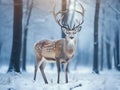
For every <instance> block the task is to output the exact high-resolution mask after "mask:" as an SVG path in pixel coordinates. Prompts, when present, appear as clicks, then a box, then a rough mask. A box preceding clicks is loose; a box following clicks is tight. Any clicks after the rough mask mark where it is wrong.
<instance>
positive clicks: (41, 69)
mask: <svg viewBox="0 0 120 90" xmlns="http://www.w3.org/2000/svg"><path fill="white" fill-rule="evenodd" d="M45 65H46V62H43V63H42V64H41V65H40V71H41V73H42V77H43V79H44V82H45V83H46V84H48V81H47V78H46V76H45V73H44V68H45Z"/></svg>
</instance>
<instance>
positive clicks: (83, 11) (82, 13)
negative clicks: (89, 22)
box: [73, 3, 85, 29]
mask: <svg viewBox="0 0 120 90" xmlns="http://www.w3.org/2000/svg"><path fill="white" fill-rule="evenodd" d="M79 5H80V6H81V8H82V12H80V11H78V10H75V11H76V12H77V13H80V14H81V15H82V21H81V23H80V22H79V24H78V25H77V26H75V27H73V29H75V28H78V27H79V26H80V25H81V24H83V22H84V13H85V10H84V7H83V6H82V4H81V3H79Z"/></svg>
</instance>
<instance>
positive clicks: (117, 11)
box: [107, 2, 120, 15]
mask: <svg viewBox="0 0 120 90" xmlns="http://www.w3.org/2000/svg"><path fill="white" fill-rule="evenodd" d="M107 4H108V6H109V7H110V8H111V9H112V10H113V11H115V12H116V13H118V14H119V15H120V11H119V10H117V9H116V8H114V7H112V6H111V5H110V3H109V2H107Z"/></svg>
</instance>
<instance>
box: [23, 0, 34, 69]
mask: <svg viewBox="0 0 120 90" xmlns="http://www.w3.org/2000/svg"><path fill="white" fill-rule="evenodd" d="M27 5H29V4H28V2H27ZM32 8H33V0H32V2H31V5H30V7H29V8H28V6H27V9H28V10H27V11H28V17H27V21H26V25H25V28H24V37H23V53H22V60H23V61H22V70H24V71H26V55H27V35H28V25H29V21H30V16H31V12H32Z"/></svg>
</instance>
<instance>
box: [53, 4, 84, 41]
mask: <svg viewBox="0 0 120 90" xmlns="http://www.w3.org/2000/svg"><path fill="white" fill-rule="evenodd" d="M79 5H80V6H81V8H82V12H80V11H78V10H73V11H75V12H76V13H79V14H80V15H81V16H82V20H81V21H78V20H76V22H77V25H76V24H74V25H73V27H72V28H70V26H69V25H68V24H67V25H66V24H65V22H63V20H62V19H63V18H64V16H65V15H66V13H68V11H69V10H68V9H66V10H64V11H58V12H55V7H56V4H55V5H54V8H53V15H54V18H55V21H56V22H57V24H58V25H59V26H60V27H61V29H62V31H63V32H64V33H65V35H66V37H67V38H69V39H74V38H75V37H76V34H77V32H79V31H80V30H81V28H82V26H81V25H82V24H83V22H84V8H83V6H82V5H81V4H80V3H79ZM60 14H61V18H58V15H60Z"/></svg>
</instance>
